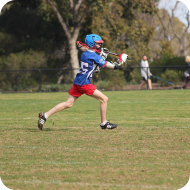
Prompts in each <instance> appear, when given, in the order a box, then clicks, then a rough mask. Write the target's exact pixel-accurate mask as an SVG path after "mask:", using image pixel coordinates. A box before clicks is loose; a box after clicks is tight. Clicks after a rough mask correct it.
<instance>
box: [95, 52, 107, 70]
mask: <svg viewBox="0 0 190 190" xmlns="http://www.w3.org/2000/svg"><path fill="white" fill-rule="evenodd" d="M94 61H95V63H96V64H98V65H99V66H100V67H102V68H104V67H105V66H106V64H107V61H106V60H105V59H103V58H102V57H101V56H100V55H96V56H95V58H94Z"/></svg>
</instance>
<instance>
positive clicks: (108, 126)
mask: <svg viewBox="0 0 190 190" xmlns="http://www.w3.org/2000/svg"><path fill="white" fill-rule="evenodd" d="M100 127H101V129H115V128H116V127H117V124H113V123H109V122H107V123H106V124H105V125H104V126H101V125H100Z"/></svg>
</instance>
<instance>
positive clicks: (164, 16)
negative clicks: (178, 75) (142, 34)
mask: <svg viewBox="0 0 190 190" xmlns="http://www.w3.org/2000/svg"><path fill="white" fill-rule="evenodd" d="M178 6H179V1H177V2H176V3H175V6H174V7H173V8H171V10H170V12H171V13H169V12H168V10H166V9H165V8H163V9H161V10H160V11H159V12H157V14H156V17H155V28H156V31H155V34H154V37H153V40H154V41H155V42H157V45H158V44H159V46H160V47H159V48H157V50H156V51H157V54H161V55H163V52H168V54H175V55H177V56H185V54H186V51H187V50H188V49H189V48H190V35H189V33H188V30H189V28H190V17H189V11H187V12H184V13H183V14H184V15H186V22H187V24H186V25H185V24H184V23H182V22H181V21H180V20H179V19H178V18H177V17H176V15H175V14H176V10H177V8H178ZM164 44H165V45H164ZM157 47H158V46H157ZM167 47H168V48H167ZM172 47H175V48H172ZM163 48H164V49H163ZM158 57H160V56H158Z"/></svg>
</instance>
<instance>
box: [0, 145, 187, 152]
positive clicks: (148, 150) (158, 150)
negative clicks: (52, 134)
mask: <svg viewBox="0 0 190 190" xmlns="http://www.w3.org/2000/svg"><path fill="white" fill-rule="evenodd" d="M0 147H1V148H18V149H42V150H54V151H56V150H63V151H68V152H73V151H101V150H104V151H124V152H130V153H132V152H170V153H190V150H173V149H172V150H163V149H153V150H151V149H141V150H134V149H132V150H129V149H123V148H121V149H119V148H108V149H98V148H68V147H60V148H58V147H37V146H0Z"/></svg>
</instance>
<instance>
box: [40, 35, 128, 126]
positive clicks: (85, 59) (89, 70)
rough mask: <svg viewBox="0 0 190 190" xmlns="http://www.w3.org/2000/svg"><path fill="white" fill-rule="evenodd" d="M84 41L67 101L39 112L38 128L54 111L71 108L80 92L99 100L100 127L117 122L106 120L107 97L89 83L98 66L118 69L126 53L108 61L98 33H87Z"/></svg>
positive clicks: (124, 59) (107, 52) (107, 51)
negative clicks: (46, 110)
mask: <svg viewBox="0 0 190 190" xmlns="http://www.w3.org/2000/svg"><path fill="white" fill-rule="evenodd" d="M85 43H86V45H87V46H88V48H86V49H84V52H83V54H82V55H81V68H80V69H79V71H78V74H77V75H76V78H75V80H74V83H73V86H72V87H71V89H70V90H69V97H68V99H67V101H66V102H63V103H60V104H58V105H56V106H55V107H54V108H52V109H51V110H49V111H48V112H46V113H44V112H41V113H39V120H38V128H39V129H40V130H42V128H43V125H44V123H45V122H46V120H47V118H49V117H50V116H51V115H53V114H55V113H56V112H59V111H62V110H64V109H66V108H71V107H72V106H73V104H74V102H75V101H76V100H77V99H78V98H79V97H80V96H81V95H82V94H86V95H88V96H90V97H92V98H95V99H97V100H99V101H100V116H101V123H100V127H101V129H114V128H116V127H117V124H112V123H110V122H108V121H107V120H106V110H107V103H108V97H107V96H105V95H104V94H103V93H102V92H100V91H99V90H98V89H97V87H95V86H94V85H92V84H91V79H92V76H93V73H94V72H97V71H99V69H98V68H99V67H101V68H105V67H106V68H109V69H118V67H119V66H121V65H122V64H123V63H124V62H125V61H126V59H127V57H128V55H127V54H124V53H123V54H121V55H120V57H119V59H118V60H117V61H116V62H114V63H110V62H108V61H106V60H105V59H106V58H107V55H108V54H109V50H108V49H106V48H101V46H102V44H103V43H104V41H103V40H102V39H101V37H100V36H99V35H97V34H90V35H87V36H86V38H85ZM105 52H106V53H105ZM99 54H100V55H99Z"/></svg>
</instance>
